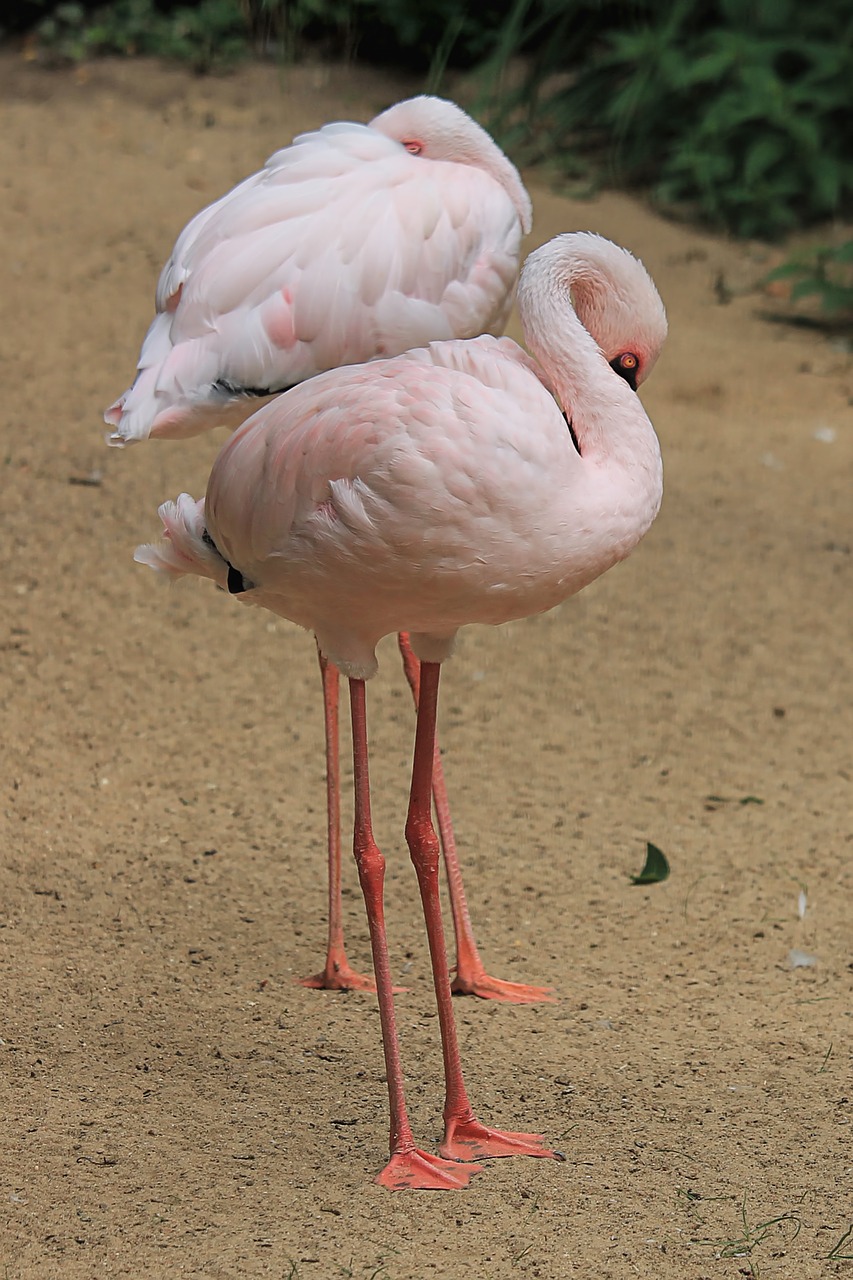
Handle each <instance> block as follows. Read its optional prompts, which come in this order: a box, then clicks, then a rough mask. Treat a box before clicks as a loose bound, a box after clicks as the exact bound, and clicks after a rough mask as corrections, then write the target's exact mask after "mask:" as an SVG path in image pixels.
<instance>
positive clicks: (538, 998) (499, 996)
mask: <svg viewBox="0 0 853 1280" xmlns="http://www.w3.org/2000/svg"><path fill="white" fill-rule="evenodd" d="M450 990H451V991H452V992H453V994H454V995H455V996H479V997H480V999H481V1000H500V1001H502V1002H503V1003H504V1004H556V1002H557V995H556V993H555V991H554V988H553V987H534V986H530V985H529V984H528V983H526V982H506V981H505V980H504V979H503V978H493V977H491V975H490V974H488V973H486V971H485V969H484V968H483V967H482V965H480V967H479V968H474V969H467V968H466V969H465V971H464V972H460V971H459V969H458V968H457V970H456V977H455V978H454V979H453V981H452V982H451V984H450Z"/></svg>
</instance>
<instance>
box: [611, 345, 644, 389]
mask: <svg viewBox="0 0 853 1280" xmlns="http://www.w3.org/2000/svg"><path fill="white" fill-rule="evenodd" d="M610 368H611V369H612V370H613V372H614V373H618V374H619V377H620V378H624V379H625V381H626V382H627V383H628V386H629V387H630V388H631V390H632V391H636V390H637V374H638V373H639V370H640V360H639V357H638V356H635V355H634V353H633V351H623V352H622V354H621V356H617V357H616V359H615V360H611V361H610Z"/></svg>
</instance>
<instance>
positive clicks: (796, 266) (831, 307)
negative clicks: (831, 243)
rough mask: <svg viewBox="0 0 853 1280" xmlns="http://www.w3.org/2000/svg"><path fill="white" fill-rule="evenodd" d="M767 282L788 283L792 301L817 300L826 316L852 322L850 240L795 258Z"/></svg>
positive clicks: (852, 255)
mask: <svg viewBox="0 0 853 1280" xmlns="http://www.w3.org/2000/svg"><path fill="white" fill-rule="evenodd" d="M767 279H768V281H771V280H790V281H792V282H793V283H792V286H791V299H792V300H793V301H796V300H797V299H798V298H806V297H817V299H818V300H819V302H820V305H821V308H822V309H823V311H824V312H825V313H826V314H827V315H828V316H831V317H833V318H837V319H848V320H853V240H847V241H846V242H845V243H844V244H841V245H837V246H835V247H826V246H824V247H822V248H819V249H810V250H808V251H807V252H805V253H800V254H796V255H794V256H793V257H792V258H789V259H788V261H787V262H784V263H783V264H782V265H781V266H780V267H777V268H776V269H775V271H771V272H770V274H769V275H768V276H767Z"/></svg>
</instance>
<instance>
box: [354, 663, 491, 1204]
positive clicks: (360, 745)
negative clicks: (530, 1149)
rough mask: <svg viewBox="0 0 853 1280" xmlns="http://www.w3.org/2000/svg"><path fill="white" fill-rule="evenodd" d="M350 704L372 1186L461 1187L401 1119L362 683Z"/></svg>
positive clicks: (446, 1163)
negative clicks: (372, 1122)
mask: <svg viewBox="0 0 853 1280" xmlns="http://www.w3.org/2000/svg"><path fill="white" fill-rule="evenodd" d="M350 703H351V706H352V739H353V743H352V745H353V763H354V772H355V834H354V837H353V852H354V853H355V860H356V863H357V865H358V878H359V881H360V882H361V890H362V893H363V894H364V903H365V906H366V908H367V920H368V924H369V926H370V945H371V947H372V950H373V971H374V973H375V974H376V990H377V994H378V997H379V1020H380V1022H381V1024H382V1046H383V1050H384V1053H385V1075H386V1078H387V1081H388V1101H389V1104H390V1111H391V1142H390V1146H391V1158H390V1160H389V1161H388V1164H387V1165H386V1166H385V1168H384V1169H383V1170H382V1172H381V1173H380V1174H378V1175H377V1177H376V1179H375V1181H376V1182H378V1183H380V1184H381V1185H382V1186H385V1187H389V1188H391V1189H392V1190H400V1189H402V1188H403V1187H415V1188H422V1189H425V1190H426V1189H435V1190H438V1189H442V1188H444V1189H447V1190H449V1189H451V1188H454V1187H465V1186H467V1185H468V1183H469V1181H470V1180H471V1178H472V1177H473V1175H474V1174H475V1173H479V1172H480V1170H479V1169H478V1168H477V1167H476V1165H465V1164H458V1163H457V1162H456V1161H455V1160H442V1159H441V1158H440V1157H439V1156H433V1155H430V1154H429V1153H428V1152H426V1151H421V1150H419V1148H418V1147H416V1146H415V1142H414V1138H413V1137H412V1130H411V1126H410V1125H409V1118H408V1115H407V1113H406V1102H405V1098H404V1096H403V1071H402V1067H401V1065H400V1045H399V1041H398V1039H397V1026H396V1020H395V1017H394V993H393V988H392V986H391V966H390V964H389V960H388V943H387V940H386V937H385V910H384V906H383V886H384V882H385V859H384V858H383V857H382V854H381V853H380V851H379V849H378V847H377V845H376V841H375V840H374V838H373V824H372V822H371V816H370V779H369V775H368V765H367V715H366V709H365V696H364V681H363V680H350Z"/></svg>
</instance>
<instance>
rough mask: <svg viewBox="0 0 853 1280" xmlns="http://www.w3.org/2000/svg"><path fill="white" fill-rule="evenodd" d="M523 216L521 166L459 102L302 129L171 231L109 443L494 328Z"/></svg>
mask: <svg viewBox="0 0 853 1280" xmlns="http://www.w3.org/2000/svg"><path fill="white" fill-rule="evenodd" d="M530 217H531V213H530V200H529V197H528V195H527V192H526V191H525V189H524V186H523V185H522V182H521V179H520V177H519V175H518V172H517V171H516V169H515V168H514V166H513V165H512V164H511V163H510V161H509V160H508V159H507V158H506V156H505V155H504V154H503V152H502V151H501V150H500V148H499V147H498V146H497V145H496V144H495V143H494V142H493V140H492V139H491V138H490V137H489V135H488V134H487V133H486V132H485V131H484V130H483V129H481V128H480V126H479V125H478V124H476V123H475V121H473V120H472V119H471V118H470V117H469V116H468V115H466V114H465V112H464V111H462V110H461V109H460V108H459V107H457V106H456V105H455V104H454V103H451V102H446V101H444V100H442V99H439V98H430V97H419V98H412V99H410V100H408V101H406V102H401V103H398V104H397V105H396V106H394V107H391V108H389V110H388V111H385V112H383V113H382V114H381V115H379V116H377V117H376V119H374V120H373V121H371V123H370V124H369V125H361V124H345V123H342V124H330V125H326V126H324V127H323V128H322V129H319V130H318V131H317V132H315V133H308V134H303V135H302V136H300V137H298V138H296V139H295V140H294V142H293V143H292V145H291V146H289V147H286V148H284V150H282V151H278V152H276V153H275V155H273V156H271V157H270V159H269V160H268V161H267V163H266V165H265V166H264V168H263V169H262V170H261V171H260V172H259V173H256V174H253V175H252V176H251V177H249V178H246V179H245V181H244V182H241V183H240V184H239V185H238V186H237V187H235V188H234V190H233V191H230V192H229V193H228V194H227V195H225V196H223V197H222V199H221V200H218V201H217V202H216V203H215V204H212V205H210V206H209V207H208V208H206V209H203V210H202V211H201V213H199V214H197V215H196V217H195V218H193V219H192V221H191V222H190V223H189V224H188V225H187V227H186V228H185V229H184V230H183V232H182V233H181V235H180V236H179V237H178V240H177V243H176V244H175V247H174V249H173V251H172V256H171V257H170V259H169V261H168V262H167V263H166V266H165V267H164V268H163V271H162V273H161V275H160V280H159V283H158V286H157V293H156V304H157V314H156V316H155V318H154V320H153V322H152V324H151V327H150V329H149V330H148V334H147V336H146V338H145V341H144V342H143V345H142V351H141V354H140V357H139V365H138V371H137V375H136V380H135V382H134V383H133V386H132V387H130V388H129V389H128V390H127V391H125V392H124V393H123V395H121V396H120V397H119V398H118V400H117V401H116V402H115V403H114V404H113V405H111V406H110V408H109V409H108V410H107V411H106V414H105V420H106V421H107V422H108V423H109V424H110V425H111V426H112V427H113V428H114V430H113V432H112V435H111V437H110V442H111V443H113V444H116V445H124V444H129V443H132V442H133V441H136V440H143V439H145V438H147V437H148V436H154V437H158V436H168V437H174V436H187V435H195V434H197V433H198V432H201V431H204V430H206V429H207V428H208V427H211V426H216V425H217V424H219V423H226V424H228V425H232V426H233V425H236V424H237V423H239V422H241V421H243V420H244V419H245V418H246V417H247V416H248V415H249V414H250V413H252V412H253V411H254V410H255V409H256V408H257V406H258V403H259V401H258V396H259V395H262V394H274V393H276V392H279V391H281V390H283V389H285V388H287V387H291V386H293V385H295V384H296V383H299V382H302V381H303V380H304V379H305V378H310V377H312V376H313V375H315V374H317V373H320V372H322V371H324V370H326V369H331V368H335V367H337V366H339V365H345V364H355V363H358V362H361V361H364V360H370V359H373V358H374V357H375V356H383V355H395V354H397V353H399V352H402V351H406V350H408V349H409V348H410V347H417V346H422V345H424V344H425V343H427V342H430V341H432V340H434V339H442V338H452V337H459V338H467V337H473V336H476V335H477V334H480V333H485V332H496V333H500V332H502V330H503V327H504V324H505V323H506V319H507V316H508V315H509V310H510V307H511V305H512V298H513V290H514V285H515V279H516V275H517V271H518V257H519V249H520V244H521V237H522V234H524V233H526V232H527V231H529V230H530Z"/></svg>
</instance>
